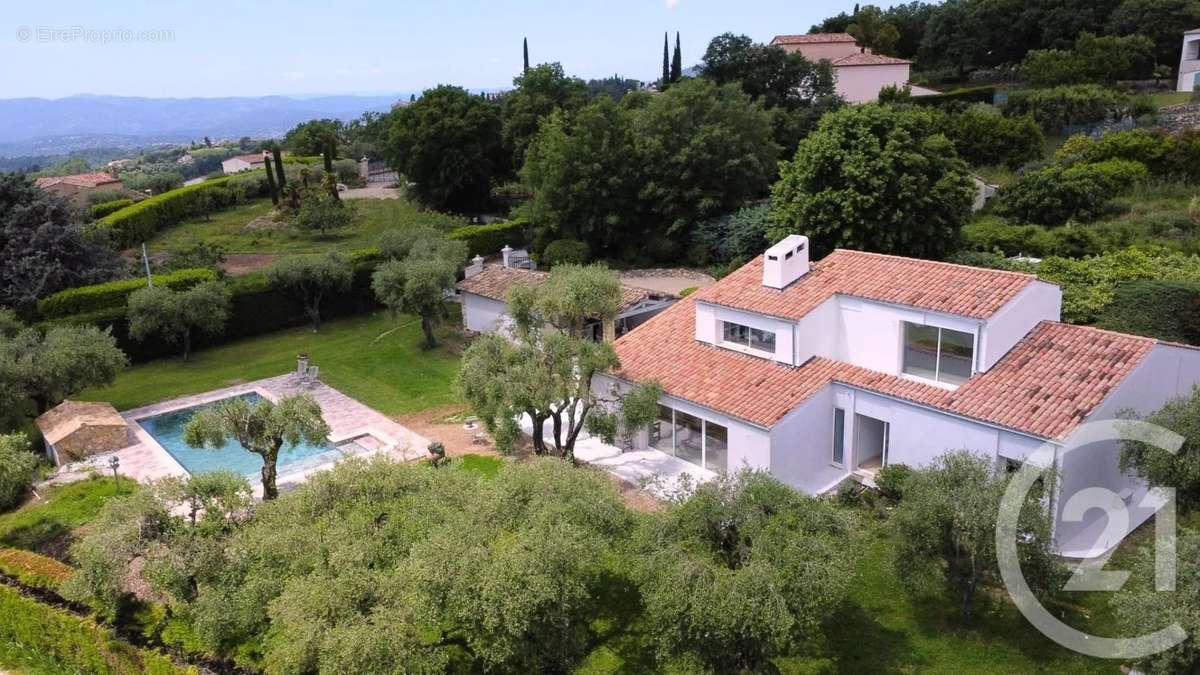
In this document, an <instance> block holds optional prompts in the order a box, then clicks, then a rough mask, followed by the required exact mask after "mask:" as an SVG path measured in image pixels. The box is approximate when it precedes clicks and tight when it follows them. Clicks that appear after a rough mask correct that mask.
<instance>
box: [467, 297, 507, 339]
mask: <svg viewBox="0 0 1200 675" xmlns="http://www.w3.org/2000/svg"><path fill="white" fill-rule="evenodd" d="M462 311H463V327H464V328H466V329H467V330H469V331H474V332H476V333H495V332H497V331H499V330H500V329H501V328H502V327H505V326H508V325H509V324H510V323H511V321H512V319H511V318H509V316H508V305H506V304H504V303H503V302H500V301H499V300H493V299H491V298H485V297H483V296H481V295H475V294H474V293H463V294H462Z"/></svg>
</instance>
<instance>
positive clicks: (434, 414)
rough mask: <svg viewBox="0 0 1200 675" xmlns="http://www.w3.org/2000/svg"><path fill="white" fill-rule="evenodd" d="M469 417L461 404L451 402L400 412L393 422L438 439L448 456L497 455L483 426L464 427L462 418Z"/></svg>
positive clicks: (498, 454) (435, 439) (430, 438)
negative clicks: (414, 411) (414, 410)
mask: <svg viewBox="0 0 1200 675" xmlns="http://www.w3.org/2000/svg"><path fill="white" fill-rule="evenodd" d="M467 417H470V413H468V412H467V408H466V406H464V405H460V404H453V405H445V406H438V407H436V408H430V409H429V410H423V411H421V412H419V413H414V414H412V415H400V416H399V417H396V418H395V419H396V422H397V423H399V424H401V425H403V426H405V427H408V428H409V429H412V430H413V431H415V432H417V433H418V434H421V435H422V436H424V437H426V438H428V439H429V440H431V441H441V443H442V445H444V446H446V454H447V455H449V456H451V457H461V456H462V455H492V456H496V457H498V456H500V453H499V452H497V451H496V445H495V444H494V443H493V442H492V439H491V437H490V436H488V435H487V433H486V432H485V431H484V430H483V425H481V424H476V428H474V429H468V428H466V426H465V420H466V418H467Z"/></svg>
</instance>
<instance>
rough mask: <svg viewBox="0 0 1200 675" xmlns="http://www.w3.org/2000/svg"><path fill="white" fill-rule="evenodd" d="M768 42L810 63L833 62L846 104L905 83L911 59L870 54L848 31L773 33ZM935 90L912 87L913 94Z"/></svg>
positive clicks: (872, 97)
mask: <svg viewBox="0 0 1200 675" xmlns="http://www.w3.org/2000/svg"><path fill="white" fill-rule="evenodd" d="M771 44H772V45H778V46H780V47H783V49H784V51H787V52H791V53H796V54H800V55H802V56H803V57H804V58H806V59H808V60H809V61H812V62H814V63H815V62H817V61H820V60H822V59H825V60H828V61H829V62H830V63H831V64H832V65H833V71H834V74H835V75H836V76H837V85H836V89H837V93H838V95H839V96H841V97H842V98H844V99H846V100H847V101H849V102H850V103H868V102H871V101H875V100H878V99H879V90H881V89H883V88H884V87H887V86H896V87H903V86H904V85H906V84H908V77H909V71H910V69H911V68H912V61H908V60H905V59H897V58H894V57H891V56H884V55H883V54H872V53H871V50H870V49H868V48H866V47H859V46H858V42H857V41H855V39H854V36H853V35H850V34H849V33H813V34H810V35H776V36H775V37H774V38H773V39H772V40H771ZM928 93H937V92H933V91H931V90H926V89H919V88H918V89H914V91H913V94H914V95H918V96H919V95H922V94H928Z"/></svg>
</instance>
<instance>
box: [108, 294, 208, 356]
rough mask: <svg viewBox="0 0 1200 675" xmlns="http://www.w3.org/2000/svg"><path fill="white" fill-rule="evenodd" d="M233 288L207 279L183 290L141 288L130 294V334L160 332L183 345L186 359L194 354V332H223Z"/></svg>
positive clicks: (136, 336)
mask: <svg viewBox="0 0 1200 675" xmlns="http://www.w3.org/2000/svg"><path fill="white" fill-rule="evenodd" d="M229 301H230V295H229V289H227V288H226V287H225V284H223V283H221V282H219V281H206V282H204V283H202V284H198V285H196V286H193V287H192V288H189V289H187V290H183V291H176V290H173V289H170V288H167V287H166V286H152V287H147V288H140V289H138V290H136V291H134V292H133V293H131V294H130V296H129V310H128V311H129V335H130V336H131V337H132V338H133V339H135V340H145V339H146V338H147V337H149V336H150V335H155V334H157V335H159V336H161V337H162V338H163V339H164V340H166V341H167V342H170V343H178V344H180V345H181V346H182V348H183V360H184V361H187V360H188V358H189V357H190V356H191V353H192V335H193V334H194V333H195V332H196V331H199V332H201V333H204V334H207V335H220V334H221V333H222V332H224V331H225V322H226V321H227V320H228V319H229Z"/></svg>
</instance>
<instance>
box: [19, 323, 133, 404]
mask: <svg viewBox="0 0 1200 675" xmlns="http://www.w3.org/2000/svg"><path fill="white" fill-rule="evenodd" d="M127 363H128V359H126V357H125V354H124V353H123V352H122V351H121V350H120V349H118V348H117V343H116V340H114V339H113V336H112V335H111V334H110V333H109V331H108V330H107V329H105V330H101V329H99V328H96V327H95V326H78V325H56V326H52V327H50V328H48V329H46V330H45V331H42V330H40V329H37V328H25V329H22V330H21V331H20V332H18V333H16V334H15V335H12V336H11V337H4V336H2V335H0V415H2V414H5V413H7V414H11V413H13V412H14V411H18V410H22V409H24V408H26V407H27V405H28V404H30V403H31V404H32V407H33V408H34V411H36V413H37V414H41V413H43V412H46V411H47V410H49V409H50V408H52V407H54V406H56V405H58V404H59V403H62V402H63V400H65V399H66V398H67V397H68V396H71V395H73V394H76V393H78V392H80V391H81V390H83V389H85V388H87V387H99V386H104V385H107V384H111V383H112V380H113V378H114V377H116V375H117V373H119V372H120V371H121V370H122V369H123V368H124V367H125V365H126V364H127Z"/></svg>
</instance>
